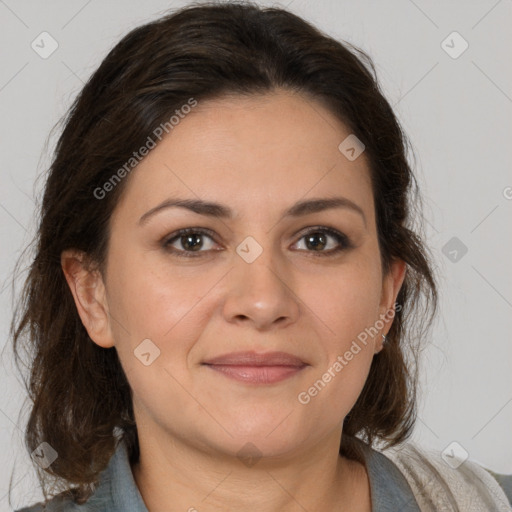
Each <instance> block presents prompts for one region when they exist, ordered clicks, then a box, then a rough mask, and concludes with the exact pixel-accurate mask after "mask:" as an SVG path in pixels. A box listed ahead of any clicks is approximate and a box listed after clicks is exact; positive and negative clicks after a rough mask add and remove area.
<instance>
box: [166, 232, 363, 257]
mask: <svg viewBox="0 0 512 512" xmlns="http://www.w3.org/2000/svg"><path fill="white" fill-rule="evenodd" d="M317 233H322V234H325V235H330V236H332V237H333V238H334V239H335V240H336V241H337V242H338V244H340V245H341V246H340V245H338V247H337V248H335V249H331V250H330V251H318V252H317V251H308V250H306V251H303V250H302V251H303V252H311V253H314V254H315V256H320V257H328V256H335V255H337V254H338V253H340V252H342V251H345V250H347V249H351V248H353V247H354V246H353V244H352V242H351V241H350V239H349V238H348V237H347V236H346V235H344V234H343V233H340V232H339V231H337V230H335V229H333V228H327V227H324V226H318V227H313V228H311V229H310V230H308V231H307V232H305V233H303V234H302V235H301V237H300V238H299V240H301V239H303V238H304V237H306V236H307V235H311V234H317ZM189 234H196V235H206V236H208V237H210V238H211V239H212V240H213V241H215V238H214V236H213V232H212V231H210V230H208V229H205V228H184V229H180V230H178V231H176V232H175V233H173V234H172V235H171V236H170V237H168V238H166V239H165V240H164V242H163V243H162V245H163V247H164V249H165V250H166V251H168V252H170V253H172V254H174V255H175V256H177V257H179V258H181V257H183V258H198V257H201V253H205V252H208V251H197V252H194V251H183V250H178V249H175V248H174V247H171V246H170V244H171V243H173V242H174V241H175V240H177V239H179V238H180V237H181V236H184V235H189Z"/></svg>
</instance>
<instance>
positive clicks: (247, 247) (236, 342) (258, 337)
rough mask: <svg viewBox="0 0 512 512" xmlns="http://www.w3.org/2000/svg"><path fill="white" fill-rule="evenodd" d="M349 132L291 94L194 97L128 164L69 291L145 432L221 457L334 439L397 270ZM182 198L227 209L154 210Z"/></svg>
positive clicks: (388, 304)
mask: <svg viewBox="0 0 512 512" xmlns="http://www.w3.org/2000/svg"><path fill="white" fill-rule="evenodd" d="M349 135H350V131H348V130H347V128H346V127H345V126H344V125H343V124H341V123H340V122H339V121H338V120H337V119H336V118H335V117H333V116H332V115H331V114H330V112H329V111H328V110H326V109H325V108H324V107H322V106H321V105H320V104H318V103H316V102H313V101H312V100H311V99H306V98H304V97H302V96H298V95H295V94H291V93H285V92H276V93H272V94H268V95H266V96H257V97H256V96H254V97H251V98H225V99H222V100H215V101H213V100H212V101H209V102H206V101H205V102H199V103H198V105H197V107H195V108H194V109H193V110H192V112H191V113H189V114H188V115H187V116H186V117H184V118H183V119H182V120H181V121H180V123H179V124H178V125H177V126H175V127H174V129H173V130H172V132H171V133H170V134H169V135H168V136H167V137H166V138H164V139H163V140H162V141H161V142H160V143H159V145H158V146H157V147H156V148H154V149H153V150H151V151H150V153H149V154H148V155H147V156H146V157H145V158H144V159H143V160H142V161H141V163H140V164H139V165H138V167H137V168H136V169H135V170H133V171H132V174H131V175H130V176H129V178H128V179H129V182H128V183H127V188H126V189H125V191H124V193H123V195H122V198H121V201H120V203H119V204H118V206H117V208H116V210H115V212H114V214H113V216H112V218H111V238H110V241H109V250H108V259H107V267H106V269H107V270H106V274H105V277H104V279H103V280H101V282H100V283H99V286H96V285H95V287H94V290H95V291H94V293H96V294H97V295H96V296H95V298H96V299H97V301H96V304H94V303H93V301H91V302H90V303H89V304H85V301H80V300H79V299H78V294H76V295H75V297H76V301H77V306H78V309H79V312H80V315H81V317H82V320H83V322H84V325H85V326H86V327H87V329H88V331H89V334H90V336H91V338H92V339H93V340H94V342H96V343H97V344H98V345H100V346H102V347H111V346H115V348H116V350H117V352H118V354H119V358H120V361H121V363H122V365H123V368H124V370H125V372H126V374H127V378H128V380H129V382H130V385H131V388H132V390H133V401H134V409H135V415H136V421H137V423H138V424H139V434H140V433H141V428H142V429H143V430H144V431H145V432H146V433H147V434H148V435H152V436H162V439H166V438H167V439H176V440H180V441H181V442H184V443H186V444H188V445H193V446H195V447H201V449H203V450H207V451H210V452H215V453H220V452H222V453H229V454H235V453H237V452H238V451H239V450H240V449H241V448H242V447H243V446H244V445H246V443H248V442H251V443H252V444H253V445H255V446H256V447H257V449H258V450H259V451H260V452H261V453H263V454H269V455H270V454H274V455H278V454H280V455H284V454H287V453H292V452H293V451H294V450H297V449H298V447H301V448H304V447H308V446H309V447H312V446H314V445H315V444H318V442H319V441H320V440H321V439H325V438H327V437H328V436H338V439H339V435H340V432H341V425H342V423H343V419H344V417H345V416H346V415H347V413H348V412H349V411H350V409H351V408H352V407H353V405H354V403H355V401H356V399H357V397H358V396H359V394H360V392H361V390H362V388H363V386H364V383H365V380H366V378H367V376H368V372H369V368H370V365H371V362H372V359H373V357H374V356H375V354H376V352H378V351H379V350H380V349H381V334H386V333H387V332H388V330H389V328H390V321H389V320H388V321H387V322H386V321H385V322H384V327H382V323H383V322H382V317H383V314H385V313H387V312H389V311H390V308H392V307H393V304H394V302H395V299H396V295H397V293H398V290H399V288H400V285H401V283H402V280H403V271H404V266H403V264H398V263H396V264H395V265H394V267H393V271H392V273H390V274H389V275H387V276H384V275H383V274H382V270H381V265H380V253H379V247H378V243H377V232H376V223H375V215H374V199H373V195H372V189H371V183H370V174H369V168H368V162H367V160H366V157H365V154H364V153H362V154H361V155H360V156H359V157H358V158H356V159H355V160H352V161H351V160H349V159H347V158H346V157H345V155H344V154H342V153H341V152H340V150H339V149H338V146H339V145H340V143H341V142H342V141H343V140H344V139H345V138H346V137H347V136H349ZM125 179H126V178H125ZM332 198H343V199H342V200H341V201H340V205H338V206H336V207H330V208H324V209H317V210H315V209H311V208H310V209H309V210H308V208H302V209H299V210H297V211H295V212H292V214H286V212H287V211H288V210H290V209H291V208H293V207H294V206H295V205H297V203H300V202H304V201H306V202H308V201H311V200H313V199H332ZM178 199H180V200H189V201H204V202H208V203H218V204H219V205H222V207H223V208H224V209H225V210H226V211H227V212H229V215H228V214H227V215H225V216H224V215H222V216H219V215H217V214H218V213H219V212H218V209H215V208H211V207H210V208H203V209H202V212H201V211H199V210H198V209H197V208H196V210H197V211H192V210H190V209H187V208H185V207H178V206H169V205H168V206H167V207H162V208H160V209H158V210H154V209H155V207H157V206H159V205H161V204H162V203H164V202H166V201H169V200H178ZM152 210H153V211H152ZM151 211H152V212H151ZM148 212H151V213H148ZM212 213H215V214H216V215H212ZM181 229H189V230H190V232H189V233H188V234H181V235H180V234H178V231H179V230H181ZM64 262H65V260H64V259H63V266H64V268H66V265H65V263H64ZM67 275H69V272H68V273H67ZM70 282H71V281H70ZM95 308H97V309H95ZM101 308H103V309H101ZM103 310H104V311H105V316H104V317H103V316H102V314H103V313H102V311H103ZM379 315H380V316H379ZM379 318H381V321H380V322H378V320H379ZM376 325H377V330H378V333H377V334H374V335H373V336H368V335H367V336H366V340H365V342H364V343H363V342H361V341H360V340H362V339H363V338H364V335H361V333H363V332H367V333H368V329H370V328H372V327H375V326H376ZM365 329H366V331H365ZM374 330H375V329H374ZM358 336H359V338H358ZM358 340H359V341H358ZM354 341H355V342H356V345H354ZM356 346H357V347H359V350H357V348H355V347H356ZM242 352H243V353H249V356H247V354H240V353H242ZM275 352H281V353H283V352H284V353H286V354H287V355H288V358H286V357H285V358H284V359H280V358H279V357H275V358H272V357H271V356H272V353H275ZM347 353H351V354H352V357H350V355H348V354H347ZM233 354H234V355H233ZM225 355H231V356H230V357H228V358H227V359H222V358H221V359H220V360H219V359H218V358H219V357H220V356H225ZM259 355H263V356H270V358H269V359H265V358H263V359H257V360H254V359H251V358H250V357H251V356H259ZM247 357H248V358H247ZM376 357H378V356H376ZM215 358H217V359H218V360H217V363H218V364H205V363H206V362H208V361H209V362H210V363H211V362H212V361H213V360H214V359H215ZM342 361H343V362H342ZM336 363H337V364H336ZM255 365H260V366H259V367H258V366H255ZM340 367H341V368H340ZM326 374H328V376H327V377H326V376H325V375H326ZM329 376H330V378H329ZM319 381H321V384H319ZM315 383H316V385H315Z"/></svg>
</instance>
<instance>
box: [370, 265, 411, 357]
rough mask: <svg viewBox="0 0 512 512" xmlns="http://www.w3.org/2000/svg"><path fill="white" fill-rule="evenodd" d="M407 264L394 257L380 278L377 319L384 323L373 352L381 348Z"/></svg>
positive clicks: (392, 316) (392, 315)
mask: <svg viewBox="0 0 512 512" xmlns="http://www.w3.org/2000/svg"><path fill="white" fill-rule="evenodd" d="M406 270H407V264H406V263H405V261H403V260H401V259H395V260H393V261H392V262H391V268H390V270H389V272H388V273H387V275H385V276H384V277H383V279H382V294H381V300H380V304H379V319H382V321H383V322H384V323H385V324H386V325H385V326H384V328H383V329H382V332H381V333H380V334H379V339H378V341H377V343H376V350H375V353H377V352H380V351H381V350H382V349H383V344H382V336H381V335H382V334H384V335H386V334H387V333H388V332H389V329H390V327H391V325H389V326H388V325H387V324H388V323H392V321H393V318H394V313H393V312H394V311H395V302H396V298H397V296H398V293H399V291H400V288H401V287H402V283H403V282H404V279H405V273H406Z"/></svg>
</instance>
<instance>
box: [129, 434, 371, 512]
mask: <svg viewBox="0 0 512 512" xmlns="http://www.w3.org/2000/svg"><path fill="white" fill-rule="evenodd" d="M148 434H149V433H146V432H144V433H143V432H139V448H140V459H139V461H138V462H137V463H136V464H134V465H133V466H132V472H133V476H134V479H135V481H136V483H137V486H138V488H139V491H140V493H141V495H142V498H143V499H144V502H145V504H146V507H147V508H148V511H149V512H161V511H162V512H163V511H166V512H169V511H170V510H186V511H190V512H194V511H195V510H196V511H198V512H206V511H212V512H213V511H221V510H223V511H224V510H258V511H261V512H277V511H279V512H291V511H296V510H308V511H310V512H313V511H316V510H318V511H320V510H325V509H326V508H327V509H336V510H339V511H349V510H350V511H351V512H352V511H359V510H370V509H371V507H370V501H369V499H370V497H369V483H368V477H367V473H366V469H365V468H364V465H362V464H360V463H358V462H355V461H352V460H349V459H346V458H344V457H341V456H340V455H339V453H338V450H339V440H340V438H341V432H333V433H332V435H331V436H330V437H329V439H326V440H323V443H322V444H319V445H315V446H311V447H309V448H308V449H305V450H302V451H301V452H297V453H294V454H288V455H280V456H279V457H271V456H265V454H262V456H261V457H253V458H252V459H251V458H250V457H248V458H246V457H244V458H239V457H237V456H232V455H227V454H225V453H224V452H220V453H219V452H218V451H217V452H214V451H211V450H210V451H206V450H201V449H199V448H197V447H196V446H192V445H191V444H190V443H187V440H184V439H177V438H172V439H168V433H167V434H166V436H167V440H166V441H165V442H162V439H163V438H162V437H161V436H155V435H148ZM171 507H172V508H171Z"/></svg>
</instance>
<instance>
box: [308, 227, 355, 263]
mask: <svg viewBox="0 0 512 512" xmlns="http://www.w3.org/2000/svg"><path fill="white" fill-rule="evenodd" d="M302 239H304V240H305V246H306V252H314V253H317V254H318V256H330V255H333V254H335V253H339V252H341V251H343V250H346V249H349V248H351V247H352V243H351V242H350V240H349V238H348V237H347V236H346V235H344V234H343V233H340V232H339V231H336V230H334V229H331V228H324V227H319V228H314V229H312V230H310V231H308V232H307V233H306V234H304V235H302V237H301V240H302ZM330 239H331V240H334V242H332V241H330ZM326 248H327V249H328V250H325V249H326Z"/></svg>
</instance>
